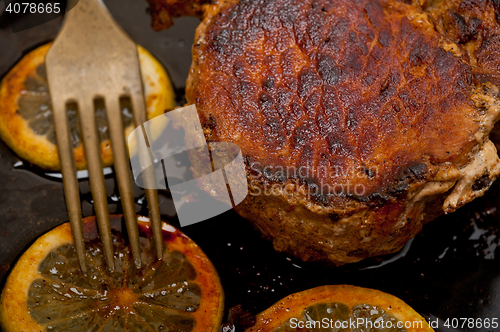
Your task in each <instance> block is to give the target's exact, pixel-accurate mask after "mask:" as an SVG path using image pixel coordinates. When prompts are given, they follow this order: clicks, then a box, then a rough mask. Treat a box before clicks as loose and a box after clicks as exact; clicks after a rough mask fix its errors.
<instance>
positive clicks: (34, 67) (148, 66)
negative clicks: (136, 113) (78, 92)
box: [0, 44, 175, 170]
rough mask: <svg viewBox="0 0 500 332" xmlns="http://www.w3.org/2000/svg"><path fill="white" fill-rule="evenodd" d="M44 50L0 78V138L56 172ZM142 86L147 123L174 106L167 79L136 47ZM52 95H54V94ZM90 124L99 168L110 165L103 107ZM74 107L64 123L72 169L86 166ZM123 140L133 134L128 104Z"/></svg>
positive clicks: (27, 56) (27, 58)
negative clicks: (98, 143) (98, 141)
mask: <svg viewBox="0 0 500 332" xmlns="http://www.w3.org/2000/svg"><path fill="white" fill-rule="evenodd" d="M49 48H50V44H46V45H44V46H41V47H39V48H37V49H35V50H34V51H32V52H30V53H28V54H27V55H26V56H25V57H24V58H22V59H21V61H19V63H18V64H17V65H16V66H15V67H14V68H12V70H11V71H10V72H9V73H8V74H7V75H6V76H5V77H4V78H3V80H2V82H1V85H0V138H2V139H3V141H4V142H5V143H6V144H7V145H8V146H9V147H10V148H11V149H12V150H14V152H16V153H17V154H18V155H19V156H20V157H21V158H23V159H25V160H27V161H28V162H30V163H33V164H35V165H37V166H39V167H42V168H44V169H47V170H59V169H60V164H59V156H58V154H57V147H56V145H55V144H56V140H55V129H54V124H53V119H52V109H51V101H50V95H49V90H48V83H47V76H46V70H45V65H44V62H45V54H46V53H47V51H48V50H49ZM137 49H138V53H139V60H140V66H141V73H142V81H143V86H144V93H145V99H146V106H147V116H148V118H149V119H151V118H153V117H155V116H158V115H160V114H163V113H164V112H165V110H167V109H171V108H173V107H174V106H175V95H174V90H173V88H172V84H171V82H170V79H169V78H168V75H167V73H166V72H165V69H164V68H163V67H162V65H161V64H160V63H159V62H158V61H157V60H156V59H155V58H154V57H153V56H152V55H151V54H150V53H149V52H148V51H146V50H145V49H144V48H142V47H140V46H138V47H137ZM54 93H57V91H54ZM97 106H98V107H97V108H96V122H97V126H98V129H99V134H100V138H101V156H102V162H103V166H110V165H111V164H112V163H113V155H112V151H111V145H110V141H109V137H108V132H107V119H106V111H105V107H104V105H100V106H99V105H97ZM76 112H77V109H76V107H74V106H72V105H69V108H68V122H69V126H70V136H71V143H72V145H73V148H74V154H75V165H76V168H77V169H85V168H86V167H87V161H86V159H85V153H84V149H83V145H82V144H81V138H80V134H79V123H78V119H77V114H76ZM122 120H123V124H124V128H125V135H126V136H128V134H130V132H131V131H132V130H133V129H134V128H135V127H134V125H133V115H132V109H131V106H130V103H128V104H127V102H124V103H122Z"/></svg>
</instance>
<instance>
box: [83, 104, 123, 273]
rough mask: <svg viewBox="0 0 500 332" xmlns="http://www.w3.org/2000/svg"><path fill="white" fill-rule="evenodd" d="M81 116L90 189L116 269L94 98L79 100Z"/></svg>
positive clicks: (108, 257) (110, 261) (109, 257)
mask: <svg viewBox="0 0 500 332" xmlns="http://www.w3.org/2000/svg"><path fill="white" fill-rule="evenodd" d="M79 105H80V108H79V112H78V113H79V117H80V123H81V128H82V137H83V147H84V149H85V158H86V159H87V164H88V170H89V181H90V190H91V191H92V198H93V200H94V207H95V210H96V216H97V224H98V226H99V234H100V236H101V241H102V245H103V248H104V255H105V257H106V262H107V263H108V269H109V270H110V271H114V269H115V266H114V258H113V251H114V250H113V241H112V239H111V225H110V221H109V210H108V199H107V195H106V186H105V185H104V174H103V172H102V165H101V148H100V142H99V136H98V134H97V126H96V123H95V115H94V113H95V110H94V104H93V102H92V100H80V101H79Z"/></svg>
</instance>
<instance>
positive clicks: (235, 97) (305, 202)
mask: <svg viewBox="0 0 500 332" xmlns="http://www.w3.org/2000/svg"><path fill="white" fill-rule="evenodd" d="M148 1H149V2H150V4H151V8H152V13H153V17H154V22H155V27H156V28H160V27H166V26H168V25H169V24H171V17H172V16H179V15H181V14H183V13H185V14H190V15H197V14H201V15H202V17H203V22H202V24H201V25H200V27H199V28H198V30H197V35H196V40H195V43H194V46H193V65H192V68H191V73H190V76H189V78H188V85H187V91H186V96H187V100H188V103H190V104H195V105H196V106H197V108H198V112H199V115H200V119H201V123H202V125H203V126H204V131H205V135H206V138H207V139H208V141H223V142H232V143H236V144H238V145H239V146H240V148H241V150H242V153H243V156H244V157H245V158H246V162H247V178H248V183H249V187H250V195H249V196H248V197H247V198H246V199H245V201H244V202H243V203H241V204H240V205H238V206H237V207H236V211H237V212H238V213H239V214H241V215H242V216H243V217H245V218H247V219H248V220H250V221H251V222H252V223H253V224H254V225H255V226H256V227H257V228H258V229H259V230H261V231H262V233H263V234H264V235H265V236H266V237H268V238H271V239H273V243H274V246H275V248H276V249H277V250H279V251H288V252H290V253H292V254H294V255H296V256H298V257H300V258H302V259H304V260H327V261H330V262H333V263H335V264H344V263H350V262H356V261H359V260H361V259H364V258H367V257H372V256H376V255H383V254H388V253H393V252H395V251H397V250H399V249H401V248H402V246H404V244H405V243H406V242H407V241H408V240H409V239H411V238H412V237H414V236H415V235H416V234H417V233H418V232H419V231H420V230H421V228H422V225H423V224H424V223H426V222H428V221H430V220H432V219H433V218H435V217H436V216H438V215H440V214H442V213H443V212H453V211H455V210H456V209H458V208H459V207H460V206H462V205H464V204H466V203H467V202H469V201H471V200H472V199H474V198H475V197H478V196H481V195H482V194H483V193H484V192H485V191H486V190H487V189H488V187H489V186H490V185H491V183H492V181H494V180H495V179H496V177H497V176H498V174H499V173H500V161H499V159H498V156H497V152H496V149H495V146H494V144H493V143H492V142H491V141H490V139H489V134H490V131H491V130H492V128H493V126H494V124H495V123H496V121H497V119H498V117H499V112H500V106H499V105H500V94H499V90H498V86H499V85H500V60H499V58H500V57H499V55H498V54H500V53H499V52H500V37H499V35H500V23H499V21H500V2H499V1H497V0H450V1H425V0H421V1H413V3H409V2H410V1H396V0H370V1H369V0H356V1H353V0H322V1H321V0H301V1H298V0H268V1H264V0H239V1H238V0H227V1H222V0H219V1H213V2H210V1H203V0H198V1H191V2H186V1H175V0H148ZM189 5H192V7H189ZM188 7H189V8H190V9H189V10H186V8H188ZM193 172H194V173H195V175H197V174H200V171H199V170H197V169H196V167H195V168H194V169H193ZM200 186H202V187H203V188H205V189H207V190H208V191H210V190H212V189H213V188H211V186H212V184H211V183H204V182H203V181H201V180H200ZM212 192H217V190H215V191H214V190H212Z"/></svg>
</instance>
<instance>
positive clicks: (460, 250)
mask: <svg viewBox="0 0 500 332" xmlns="http://www.w3.org/2000/svg"><path fill="white" fill-rule="evenodd" d="M105 3H106V4H107V5H108V8H109V9H110V11H111V13H112V14H113V15H114V17H115V19H116V20H117V21H118V22H119V23H120V24H121V25H122V27H123V28H124V29H125V30H126V31H127V33H129V35H130V36H131V37H132V38H133V39H134V40H135V41H136V42H137V43H139V44H141V45H142V46H144V47H145V48H146V49H148V50H149V51H150V52H151V53H152V54H153V55H155V56H156V57H157V58H158V59H159V60H160V61H161V62H162V63H163V65H164V66H165V67H166V69H167V71H168V72H169V74H170V77H171V79H172V81H173V83H174V85H175V87H176V89H177V91H178V94H179V102H182V101H181V100H182V99H181V98H182V93H183V88H184V86H185V79H186V77H187V75H188V70H189V66H190V63H191V44H192V40H193V36H194V29H195V28H196V26H197V25H198V23H199V21H198V20H197V19H194V18H183V19H179V20H177V21H176V25H175V26H174V27H172V28H171V29H169V30H167V31H163V32H160V33H156V32H154V31H152V30H151V29H150V28H149V24H150V21H149V16H148V14H147V11H146V9H147V5H146V2H145V1H141V0H107V1H106V0H105ZM3 11H4V8H3V3H2V2H1V1H0V13H2V12H3ZM60 25H61V18H57V19H55V20H52V21H50V22H48V23H45V24H43V25H41V26H38V27H34V28H31V29H27V30H24V31H20V32H17V33H13V32H12V30H11V28H10V26H9V24H8V22H7V20H6V17H5V15H2V16H0V77H3V76H4V75H5V73H6V72H7V71H8V70H9V69H10V68H11V67H12V66H13V65H14V64H15V63H16V62H17V61H18V60H19V59H20V58H21V57H22V56H23V55H24V54H26V53H27V52H28V51H30V50H32V49H34V48H35V47H37V46H40V45H42V44H44V43H46V42H48V41H50V40H52V39H54V37H55V36H56V34H57V31H58V29H59V27H60ZM15 165H16V166H15ZM106 184H107V188H108V196H110V198H111V196H114V195H117V194H118V190H117V189H116V183H115V181H114V179H113V177H112V176H108V177H107V180H106ZM80 190H81V192H82V207H83V213H84V215H85V216H89V215H92V214H93V210H92V204H91V196H90V193H89V192H90V190H89V185H88V181H86V180H82V181H80ZM499 194H500V184H499V183H495V184H494V185H493V187H492V189H491V190H490V191H489V192H488V193H487V194H486V195H485V196H484V197H482V198H480V199H477V200H475V201H474V202H473V203H472V204H468V205H467V206H465V207H464V208H462V209H460V210H459V211H458V212H456V213H454V214H451V215H448V216H443V217H441V218H439V219H437V220H436V221H434V222H432V223H431V224H429V225H427V226H426V227H425V228H424V230H423V232H422V233H421V234H419V235H418V236H417V237H416V238H415V239H414V241H413V242H412V243H411V245H408V246H407V247H406V248H405V250H404V252H405V254H404V255H403V254H402V253H400V254H396V255H394V256H391V257H384V258H378V259H372V260H368V261H366V262H362V263H361V264H357V265H351V266H344V267H341V268H332V267H327V266H323V265H317V264H312V263H303V262H301V261H297V260H295V259H293V258H291V257H288V256H287V255H285V254H280V253H276V252H275V251H274V249H273V248H272V244H271V243H270V242H268V241H265V240H262V239H261V237H260V234H259V233H257V232H255V231H254V230H253V228H252V227H251V226H250V225H249V223H248V222H246V221H245V220H243V219H241V218H240V217H238V215H236V214H235V213H234V212H233V211H229V212H227V213H225V214H224V215H221V216H219V217H216V218H213V219H211V220H209V221H205V222H202V223H199V224H196V225H193V226H189V227H185V228H182V229H181V230H182V231H183V232H185V233H186V234H187V235H188V236H190V237H191V238H192V239H193V240H194V241H196V242H197V243H198V244H199V245H200V246H201V247H202V248H203V250H204V251H205V252H206V253H207V255H208V256H209V258H210V259H211V260H212V262H213V263H214V265H215V267H216V268H217V270H218V272H219V274H220V277H221V280H222V285H223V287H224V290H225V294H226V314H225V317H224V320H227V310H228V309H229V308H231V307H233V306H236V305H238V304H241V305H242V307H243V308H244V309H246V310H249V311H250V312H253V313H258V312H260V311H262V310H264V309H266V308H267V307H269V306H270V305H272V304H273V303H274V302H276V301H278V300H280V299H281V298H283V297H285V296H287V295H289V294H291V293H294V292H298V291H302V290H305V289H308V288H311V287H315V286H320V285H326V284H351V285H356V286H363V287H370V288H375V289H379V290H382V291H385V292H388V293H390V294H393V295H395V296H397V297H400V298H401V299H403V300H404V301H405V302H407V303H408V304H409V305H410V306H412V307H413V308H414V309H415V310H416V311H418V312H419V313H421V314H422V315H423V316H424V317H426V318H428V319H433V320H435V319H436V318H439V319H440V324H439V326H440V328H439V329H438V331H494V330H493V329H484V328H482V329H463V330H462V329H456V330H453V329H446V328H444V326H443V324H444V322H445V320H446V319H448V318H461V317H464V318H465V317H466V318H498V319H499V320H500V249H499V250H497V247H500V225H499V224H500V211H499V210H497V208H496V206H497V202H498V201H500V199H499V198H497V197H499V196H498V195H499ZM136 197H137V202H138V204H137V209H138V211H142V212H143V213H147V212H146V211H145V208H144V207H143V206H142V204H141V203H142V202H143V200H142V199H141V198H142V192H141V190H139V189H138V188H136ZM110 204H111V205H110V210H111V212H120V209H119V206H117V204H116V202H115V201H113V200H112V199H110ZM160 204H161V211H162V215H163V216H164V218H165V219H166V220H169V221H170V222H171V223H172V224H173V225H175V226H179V225H178V222H177V220H176V218H175V210H174V208H173V205H172V203H171V200H170V199H169V198H168V195H167V194H166V193H162V195H161V202H160ZM67 220H68V216H67V213H66V207H65V204H64V198H63V190H62V184H61V182H60V180H58V179H55V178H52V177H49V176H47V175H45V174H44V173H43V172H41V171H40V170H37V169H36V168H34V167H32V166H30V165H26V164H21V163H19V159H18V158H17V157H16V156H15V155H14V154H13V153H12V151H10V150H9V149H8V148H7V147H6V146H5V145H4V144H3V143H2V142H0V287H1V285H2V284H3V283H4V281H5V277H6V275H7V273H8V271H9V269H10V268H11V267H12V266H13V264H14V263H15V261H16V259H17V257H19V255H20V254H21V253H22V252H23V251H24V250H25V249H26V248H27V247H28V246H29V245H30V244H31V243H32V242H33V241H34V240H35V239H36V238H37V237H38V236H40V235H41V234H43V233H45V232H46V231H48V230H50V229H51V228H53V227H55V226H57V225H59V224H61V223H63V222H66V221H67ZM379 265H380V266H379ZM495 331H500V328H498V329H495Z"/></svg>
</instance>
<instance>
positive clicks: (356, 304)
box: [246, 285, 433, 332]
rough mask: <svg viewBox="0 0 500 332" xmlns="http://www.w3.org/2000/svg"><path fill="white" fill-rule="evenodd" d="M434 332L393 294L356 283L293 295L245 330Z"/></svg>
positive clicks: (262, 314) (288, 331) (260, 315)
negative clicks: (356, 284) (359, 285)
mask: <svg viewBox="0 0 500 332" xmlns="http://www.w3.org/2000/svg"><path fill="white" fill-rule="evenodd" d="M271 331H272V332H292V331H300V332H317V331H318V332H319V331H342V332H351V331H352V332H355V331H356V332H357V331H366V332H368V331H387V332H389V331H390V332H398V331H401V332H403V331H405V332H430V331H433V330H432V329H431V328H430V327H429V325H428V324H427V322H426V321H425V319H424V318H422V317H421V316H420V315H419V314H418V313H416V312H415V311H414V310H413V309H412V308H411V307H410V306H408V305H407V304H406V303H404V302H403V301H401V300H400V299H398V298H397V297H394V296H392V295H389V294H386V293H383V292H380V291H377V290H374V289H367V288H361V287H354V286H346V285H341V286H323V287H318V288H313V289H310V290H306V291H304V292H300V293H296V294H292V295H290V296H288V297H286V298H284V299H283V300H281V301H279V302H278V303H276V304H275V305H273V306H272V307H270V308H269V309H267V310H266V311H264V312H262V313H261V314H259V315H258V316H257V322H256V324H255V325H254V326H253V327H251V328H249V329H247V330H246V332H271Z"/></svg>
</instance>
